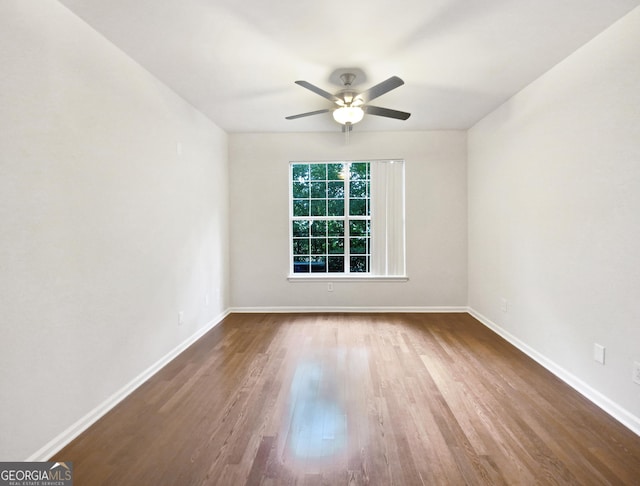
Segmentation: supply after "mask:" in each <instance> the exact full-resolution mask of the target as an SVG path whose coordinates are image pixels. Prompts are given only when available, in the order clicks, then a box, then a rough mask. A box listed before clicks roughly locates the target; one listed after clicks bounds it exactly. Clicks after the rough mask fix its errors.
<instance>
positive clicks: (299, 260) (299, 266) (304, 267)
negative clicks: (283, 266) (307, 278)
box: [293, 257, 310, 273]
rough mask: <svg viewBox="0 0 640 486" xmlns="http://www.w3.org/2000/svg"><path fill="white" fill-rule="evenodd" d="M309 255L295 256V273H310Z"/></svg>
mask: <svg viewBox="0 0 640 486" xmlns="http://www.w3.org/2000/svg"><path fill="white" fill-rule="evenodd" d="M309 261H310V258H309V257H293V273H309Z"/></svg>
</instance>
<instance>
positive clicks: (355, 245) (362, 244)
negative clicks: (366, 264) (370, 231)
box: [349, 238, 368, 254]
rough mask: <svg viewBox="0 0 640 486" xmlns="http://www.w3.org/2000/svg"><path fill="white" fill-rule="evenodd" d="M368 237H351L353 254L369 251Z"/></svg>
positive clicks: (350, 249) (350, 248) (350, 247)
mask: <svg viewBox="0 0 640 486" xmlns="http://www.w3.org/2000/svg"><path fill="white" fill-rule="evenodd" d="M367 239H368V238H350V246H349V251H350V252H351V253H353V254H365V253H367Z"/></svg>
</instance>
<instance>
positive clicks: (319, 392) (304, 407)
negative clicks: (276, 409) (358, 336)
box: [289, 361, 347, 459]
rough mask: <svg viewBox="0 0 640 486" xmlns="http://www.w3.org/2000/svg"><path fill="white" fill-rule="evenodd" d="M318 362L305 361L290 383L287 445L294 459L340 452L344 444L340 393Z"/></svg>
mask: <svg viewBox="0 0 640 486" xmlns="http://www.w3.org/2000/svg"><path fill="white" fill-rule="evenodd" d="M331 375H333V373H331V372H330V370H328V369H327V367H323V365H322V363H320V362H317V361H316V362H314V361H305V362H302V363H300V364H299V365H298V367H297V368H296V371H295V374H294V376H293V380H292V382H291V389H290V398H291V410H290V413H291V420H290V424H291V428H290V430H289V448H290V451H291V452H292V453H293V455H294V456H295V457H296V458H299V459H303V458H305V459H321V458H329V457H331V456H333V455H337V454H341V453H342V452H343V451H344V449H345V446H346V444H347V416H346V413H345V410H344V406H343V403H341V402H344V398H345V397H344V393H342V391H343V390H341V389H340V387H339V386H338V384H337V383H336V382H335V379H334V377H332V376H331Z"/></svg>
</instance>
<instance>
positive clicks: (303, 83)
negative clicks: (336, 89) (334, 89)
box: [296, 81, 341, 103]
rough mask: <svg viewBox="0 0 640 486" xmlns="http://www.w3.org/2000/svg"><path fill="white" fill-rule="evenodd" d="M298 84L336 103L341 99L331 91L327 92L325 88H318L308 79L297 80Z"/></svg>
mask: <svg viewBox="0 0 640 486" xmlns="http://www.w3.org/2000/svg"><path fill="white" fill-rule="evenodd" d="M296 84H297V85H299V86H302V87H303V88H307V89H308V90H309V91H313V92H314V93H315V94H319V95H320V96H322V97H323V98H326V99H328V100H329V101H333V102H334V103H337V102H338V101H341V100H340V98H338V97H336V96H334V95H332V94H331V93H328V92H326V91H325V90H323V89H320V88H318V87H317V86H315V85H313V84H311V83H309V82H307V81H296Z"/></svg>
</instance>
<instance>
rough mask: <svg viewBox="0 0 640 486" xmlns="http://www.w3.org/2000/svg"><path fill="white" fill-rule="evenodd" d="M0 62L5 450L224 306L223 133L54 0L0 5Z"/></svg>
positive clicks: (45, 429)
mask: <svg viewBox="0 0 640 486" xmlns="http://www.w3.org/2000/svg"><path fill="white" fill-rule="evenodd" d="M0 66H1V68H0V228H1V229H0V332H1V339H0V390H2V391H1V393H0V460H3V461H7V460H24V459H26V458H27V457H30V456H31V455H33V454H34V453H36V452H37V451H38V450H39V449H40V448H41V447H43V446H44V445H45V444H48V443H49V442H50V441H52V440H54V439H55V438H56V437H58V435H59V434H61V433H63V434H64V432H65V431H66V430H68V428H69V427H71V426H72V424H74V423H76V421H78V420H80V419H82V418H83V417H85V416H86V415H87V414H90V413H91V411H92V410H94V409H95V408H96V407H99V406H100V405H101V404H103V403H104V402H105V400H108V399H109V398H110V397H112V396H113V394H114V393H117V392H118V391H119V390H122V388H123V387H124V386H126V385H127V384H128V383H130V382H131V380H133V379H134V378H135V377H137V376H139V375H140V374H141V373H142V372H143V371H144V370H145V369H147V368H148V367H149V366H151V365H152V364H154V363H156V362H157V361H158V360H159V359H161V358H162V357H163V356H165V355H166V354H167V353H168V352H170V351H171V350H173V349H175V348H176V347H177V346H179V345H180V343H183V342H184V341H186V340H187V339H188V338H189V337H190V336H192V335H194V334H196V333H197V332H198V331H199V330H201V329H202V328H204V327H205V326H207V325H208V324H209V323H211V322H212V321H215V319H216V318H217V317H218V316H219V315H220V314H221V313H222V312H223V311H224V310H225V309H226V308H227V307H228V297H227V292H228V283H227V282H228V276H227V265H226V254H227V237H228V230H227V214H228V212H227V209H228V208H227V182H226V181H227V136H226V134H225V133H224V132H222V131H221V130H220V129H219V128H217V127H216V126H215V125H214V124H212V123H211V122H210V121H208V120H207V119H206V118H205V117H204V116H202V115H201V114H200V113H198V112H197V111H196V110H194V109H193V108H192V107H191V106H190V105H188V104H187V103H185V102H184V101H182V100H181V99H180V98H178V97H177V96H176V95H174V94H173V93H172V92H171V91H170V90H169V89H167V88H166V87H165V86H164V85H162V84H161V83H160V82H158V81H157V80H156V79H154V78H153V77H152V76H151V75H150V74H148V73H147V72H146V71H144V70H143V69H142V68H140V67H139V66H138V65H137V64H135V63H134V62H133V61H132V60H131V59H130V58H128V57H127V56H126V55H124V54H123V53H122V52H120V51H119V50H118V49H116V48H115V47H114V46H113V45H111V44H110V43H109V42H107V41H106V40H105V39H104V38H102V37H101V36H100V35H99V34H97V33H96V32H95V31H93V30H92V29H91V28H90V27H88V26H87V25H86V24H84V23H83V22H82V21H80V20H79V19H78V18H77V17H75V16H74V15H72V14H71V13H70V12H69V11H67V10H66V9H65V8H64V7H62V6H61V5H60V4H58V2H54V1H43V2H25V1H22V0H3V1H2V2H0ZM178 142H180V143H181V147H182V149H181V155H180V154H178V150H177V143H178ZM207 294H209V300H210V302H209V305H206V304H205V300H206V295H207ZM179 311H184V319H185V322H184V325H183V326H182V327H178V326H177V321H178V312H179ZM43 453H44V452H43ZM41 459H42V458H41Z"/></svg>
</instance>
